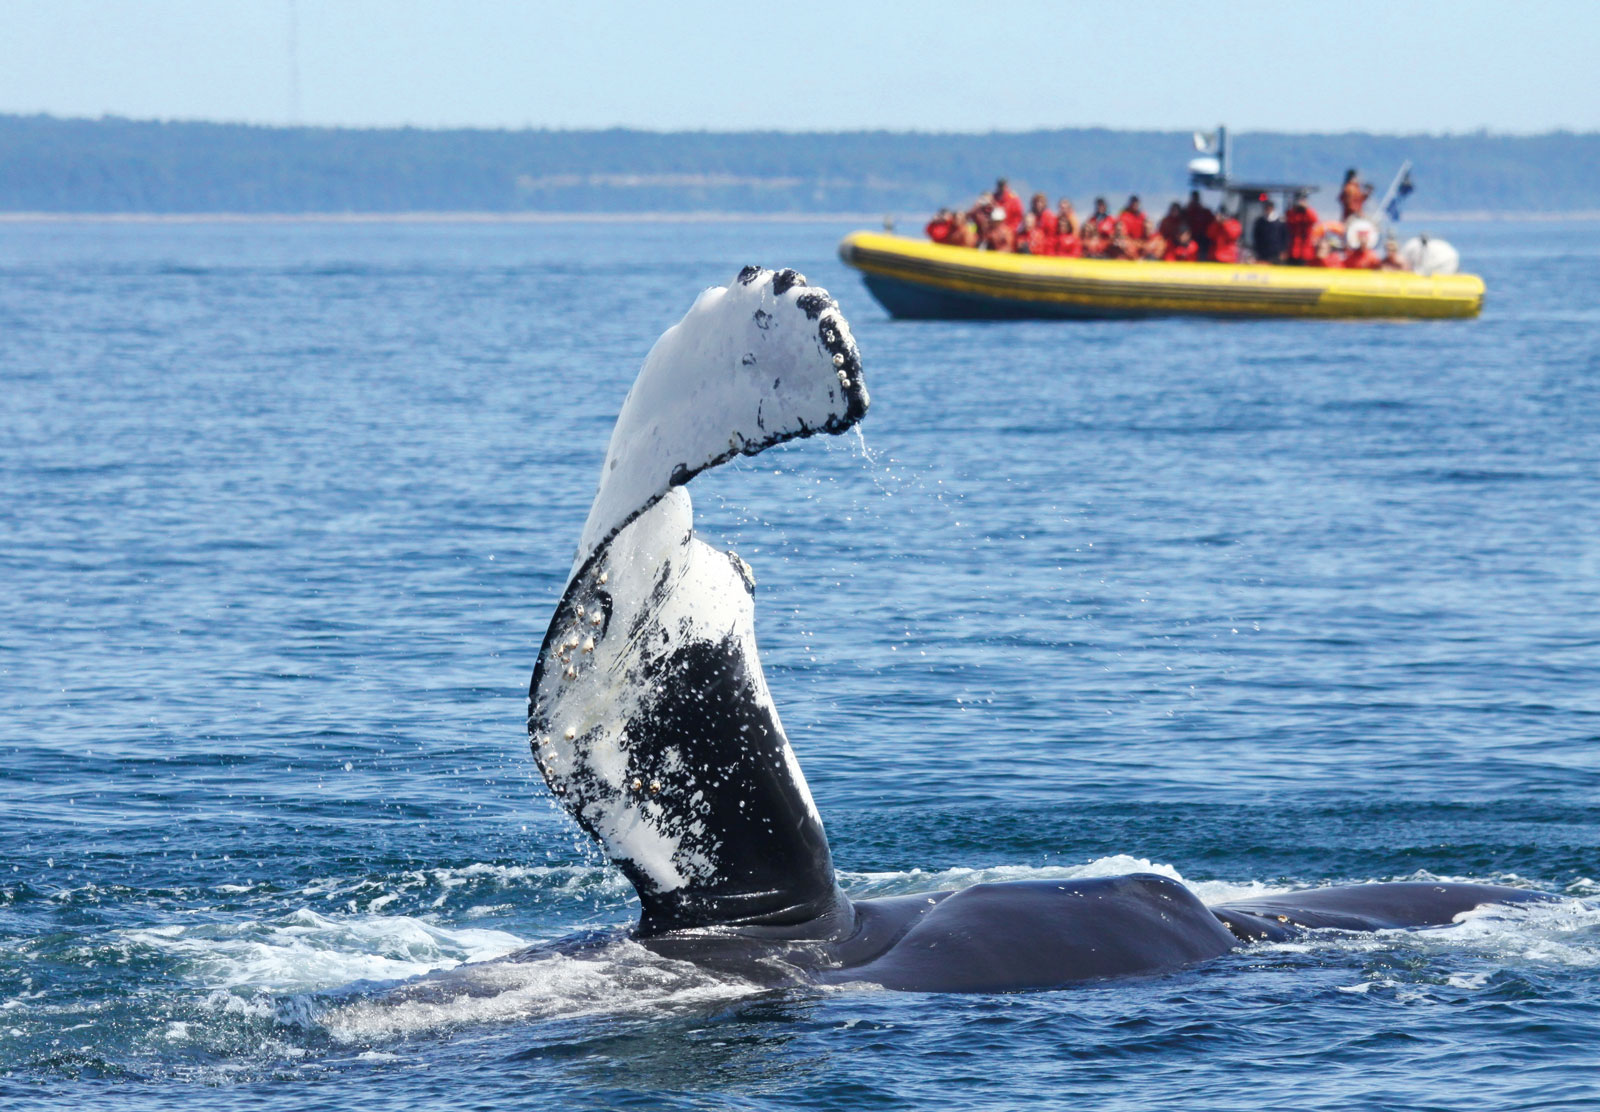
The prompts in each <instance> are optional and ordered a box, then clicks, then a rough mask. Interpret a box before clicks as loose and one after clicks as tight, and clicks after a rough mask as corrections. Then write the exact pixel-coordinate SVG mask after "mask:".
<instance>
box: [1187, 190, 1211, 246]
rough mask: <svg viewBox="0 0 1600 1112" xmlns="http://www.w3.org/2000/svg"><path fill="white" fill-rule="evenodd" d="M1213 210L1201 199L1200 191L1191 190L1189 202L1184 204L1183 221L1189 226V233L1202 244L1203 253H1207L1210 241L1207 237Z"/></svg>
mask: <svg viewBox="0 0 1600 1112" xmlns="http://www.w3.org/2000/svg"><path fill="white" fill-rule="evenodd" d="M1211 219H1212V214H1211V210H1210V209H1208V208H1206V204H1205V202H1204V201H1202V200H1201V199H1200V191H1199V190H1198V189H1191V190H1190V191H1189V203H1188V204H1187V205H1185V206H1183V222H1184V223H1185V224H1187V225H1188V226H1189V235H1190V236H1191V237H1192V238H1193V239H1194V241H1195V242H1196V243H1198V244H1199V245H1200V252H1201V254H1205V253H1207V251H1208V249H1209V247H1210V241H1209V239H1207V237H1208V236H1209V235H1210V234H1211Z"/></svg>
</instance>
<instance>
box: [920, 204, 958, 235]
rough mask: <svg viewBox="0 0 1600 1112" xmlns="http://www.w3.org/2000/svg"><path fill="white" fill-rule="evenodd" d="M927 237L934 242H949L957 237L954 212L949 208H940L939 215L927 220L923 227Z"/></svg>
mask: <svg viewBox="0 0 1600 1112" xmlns="http://www.w3.org/2000/svg"><path fill="white" fill-rule="evenodd" d="M925 230H926V231H927V233H928V238H929V239H931V240H933V242H935V243H950V242H952V241H954V240H956V238H957V231H958V229H957V226H956V214H955V213H953V212H951V211H950V210H949V209H940V210H939V215H938V216H935V217H934V218H933V219H932V220H930V221H928V227H927V228H926V229H925Z"/></svg>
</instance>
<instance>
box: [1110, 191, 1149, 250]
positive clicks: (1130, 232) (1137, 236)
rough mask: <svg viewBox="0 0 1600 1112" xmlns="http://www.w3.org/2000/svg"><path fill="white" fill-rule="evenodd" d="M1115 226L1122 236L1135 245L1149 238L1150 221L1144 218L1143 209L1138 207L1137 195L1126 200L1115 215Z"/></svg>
mask: <svg viewBox="0 0 1600 1112" xmlns="http://www.w3.org/2000/svg"><path fill="white" fill-rule="evenodd" d="M1117 224H1118V225H1119V226H1120V227H1121V228H1122V234H1123V235H1125V236H1127V237H1128V238H1129V239H1130V240H1132V241H1133V243H1134V244H1135V245H1138V244H1142V243H1144V241H1145V240H1147V239H1149V238H1150V220H1149V218H1148V217H1146V216H1145V214H1144V209H1142V208H1140V207H1139V198H1138V196H1137V195H1135V196H1132V197H1129V198H1128V203H1127V204H1126V205H1124V206H1123V207H1122V211H1121V212H1120V213H1118V214H1117Z"/></svg>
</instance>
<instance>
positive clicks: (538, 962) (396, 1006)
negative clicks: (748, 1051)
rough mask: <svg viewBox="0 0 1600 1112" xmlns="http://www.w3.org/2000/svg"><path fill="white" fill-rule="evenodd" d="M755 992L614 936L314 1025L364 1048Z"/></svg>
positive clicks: (362, 1006) (423, 985)
mask: <svg viewBox="0 0 1600 1112" xmlns="http://www.w3.org/2000/svg"><path fill="white" fill-rule="evenodd" d="M761 991H763V989H762V987H761V986H759V985H756V984H754V983H751V982H749V981H744V980H740V979H738V978H732V977H727V976H721V975H718V974H714V973H711V972H708V971H706V970H704V969H701V968H699V967H697V966H695V965H691V964H689V963H687V962H681V961H673V960H670V959H667V958H663V957H660V956H658V955H656V954H653V953H651V952H650V951H649V950H646V949H645V948H644V947H643V946H640V945H639V944H638V943H635V942H631V941H626V940H620V939H619V940H618V941H617V942H616V943H615V944H613V945H610V946H607V947H605V948H604V949H603V950H601V951H598V952H595V953H591V954H586V955H584V956H582V957H571V956H567V955H563V954H549V955H546V956H543V957H539V958H537V959H535V960H532V961H499V962H490V963H488V964H484V965H474V966H467V967H463V968H461V969H457V970H453V971H452V972H451V973H449V974H446V975H443V976H439V977H435V978H430V979H428V980H425V981H421V982H418V983H416V984H412V985H405V986H401V987H400V988H399V989H396V990H394V991H393V992H390V993H386V994H385V995H383V996H381V997H377V998H374V999H368V1000H361V1001H358V1002H355V1003H351V1004H345V1005H342V1006H340V1007H337V1008H334V1009H331V1010H329V1011H328V1012H325V1013H324V1014H323V1015H322V1016H321V1017H320V1019H319V1022H320V1023H321V1025H322V1026H323V1028H324V1029H325V1030H327V1032H328V1033H329V1034H330V1035H331V1036H332V1037H333V1038H334V1039H335V1040H337V1041H339V1042H342V1043H346V1044H349V1043H371V1042H377V1041H382V1040H389V1039H395V1038H404V1037H408V1036H414V1035H420V1034H427V1033H430V1032H435V1031H443V1030H448V1029H452V1028H456V1027H463V1026H469V1025H475V1024H484V1023H503V1022H507V1021H512V1020H534V1019H543V1018H568V1017H573V1016H582V1015H593V1014H597V1013H604V1014H626V1013H630V1012H639V1011H647V1012H650V1013H651V1014H662V1013H666V1012H672V1011H676V1010H682V1009H692V1008H700V1007H704V1006H706V1005H708V1004H718V1003H722V1002H725V1001H729V1000H736V999H739V998H741V997H745V996H750V995H753V994H755V993H758V992H761Z"/></svg>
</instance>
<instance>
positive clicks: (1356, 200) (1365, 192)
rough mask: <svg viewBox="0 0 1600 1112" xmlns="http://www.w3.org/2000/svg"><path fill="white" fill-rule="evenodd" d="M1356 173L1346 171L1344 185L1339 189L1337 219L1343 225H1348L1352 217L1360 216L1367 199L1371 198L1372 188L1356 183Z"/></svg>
mask: <svg viewBox="0 0 1600 1112" xmlns="http://www.w3.org/2000/svg"><path fill="white" fill-rule="evenodd" d="M1356 173H1357V171H1355V170H1353V169H1351V170H1346V171H1345V172H1344V184H1343V185H1341V186H1340V187H1339V209H1340V216H1339V219H1340V220H1341V221H1343V222H1344V223H1349V221H1350V218H1351V217H1352V216H1360V215H1361V210H1362V209H1363V208H1365V207H1366V204H1367V198H1368V197H1370V196H1372V186H1370V185H1367V184H1365V183H1363V182H1359V181H1356Z"/></svg>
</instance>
